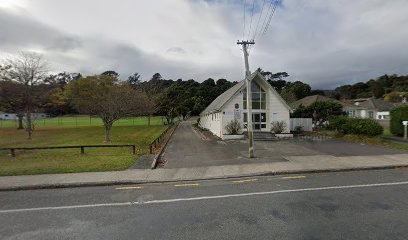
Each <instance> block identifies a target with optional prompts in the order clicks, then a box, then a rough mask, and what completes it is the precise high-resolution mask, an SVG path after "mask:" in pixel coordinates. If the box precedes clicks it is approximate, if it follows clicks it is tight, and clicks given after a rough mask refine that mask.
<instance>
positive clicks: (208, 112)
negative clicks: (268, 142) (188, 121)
mask: <svg viewBox="0 0 408 240" xmlns="http://www.w3.org/2000/svg"><path fill="white" fill-rule="evenodd" d="M245 85H246V84H245V80H242V81H240V82H239V83H237V84H236V85H234V86H233V87H231V88H230V89H228V90H227V91H225V92H224V93H223V94H221V95H220V96H218V97H217V98H216V99H215V100H214V101H213V102H212V103H211V104H210V105H208V107H207V108H206V109H205V110H204V111H203V112H202V113H201V114H200V122H199V125H200V127H202V128H204V129H208V130H209V131H211V132H212V133H213V134H214V135H216V136H218V137H220V138H224V134H227V132H226V129H225V126H226V125H227V124H228V123H229V122H231V121H232V120H234V119H236V120H238V121H239V122H240V123H241V124H242V130H243V131H246V126H247V102H246V98H247V94H246V86H245ZM251 91H252V122H253V129H254V131H258V132H270V130H271V123H272V122H274V121H284V122H286V131H285V132H289V113H290V111H291V108H290V107H289V105H288V104H287V103H286V102H285V100H283V98H282V97H281V96H280V95H279V93H277V92H276V90H275V89H274V88H273V87H272V86H271V85H270V84H269V83H268V82H267V81H266V80H265V78H264V77H263V76H262V75H261V74H260V73H259V72H258V71H256V72H254V73H253V74H252V75H251Z"/></svg>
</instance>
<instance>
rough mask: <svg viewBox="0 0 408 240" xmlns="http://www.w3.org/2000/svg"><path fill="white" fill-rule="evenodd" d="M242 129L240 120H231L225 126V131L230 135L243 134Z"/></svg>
mask: <svg viewBox="0 0 408 240" xmlns="http://www.w3.org/2000/svg"><path fill="white" fill-rule="evenodd" d="M241 128H242V127H241V123H239V122H238V120H231V121H230V122H229V123H227V125H226V126H225V130H226V131H227V133H228V134H230V135H236V134H240V133H241Z"/></svg>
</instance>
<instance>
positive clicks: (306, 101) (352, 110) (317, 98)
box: [290, 95, 359, 117]
mask: <svg viewBox="0 0 408 240" xmlns="http://www.w3.org/2000/svg"><path fill="white" fill-rule="evenodd" d="M328 101H331V102H336V103H338V104H340V105H341V106H342V108H343V111H344V112H346V113H347V114H348V115H349V116H350V117H354V116H355V114H356V112H357V111H358V109H359V108H358V107H357V106H354V105H353V104H351V103H347V102H342V101H338V100H336V99H333V98H329V97H326V96H322V95H313V96H307V97H304V98H302V99H299V100H297V101H295V102H292V103H291V104H290V107H291V108H292V110H296V109H297V108H298V107H299V106H301V105H302V106H304V107H308V106H310V105H312V104H313V103H315V102H328Z"/></svg>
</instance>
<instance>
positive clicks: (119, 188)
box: [116, 186, 143, 190]
mask: <svg viewBox="0 0 408 240" xmlns="http://www.w3.org/2000/svg"><path fill="white" fill-rule="evenodd" d="M131 189H143V187H140V186H138V187H118V188H116V190H131Z"/></svg>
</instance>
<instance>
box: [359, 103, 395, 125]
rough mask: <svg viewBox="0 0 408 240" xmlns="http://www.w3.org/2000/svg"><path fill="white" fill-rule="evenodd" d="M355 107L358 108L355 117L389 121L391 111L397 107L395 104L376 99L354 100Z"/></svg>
mask: <svg viewBox="0 0 408 240" xmlns="http://www.w3.org/2000/svg"><path fill="white" fill-rule="evenodd" d="M353 105H354V106H355V107H357V111H356V113H355V116H354V117H356V118H372V119H377V120H388V119H389V118H390V110H391V109H392V108H393V107H395V106H397V104H395V103H390V102H386V101H384V100H383V99H376V98H362V99H354V100H353Z"/></svg>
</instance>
